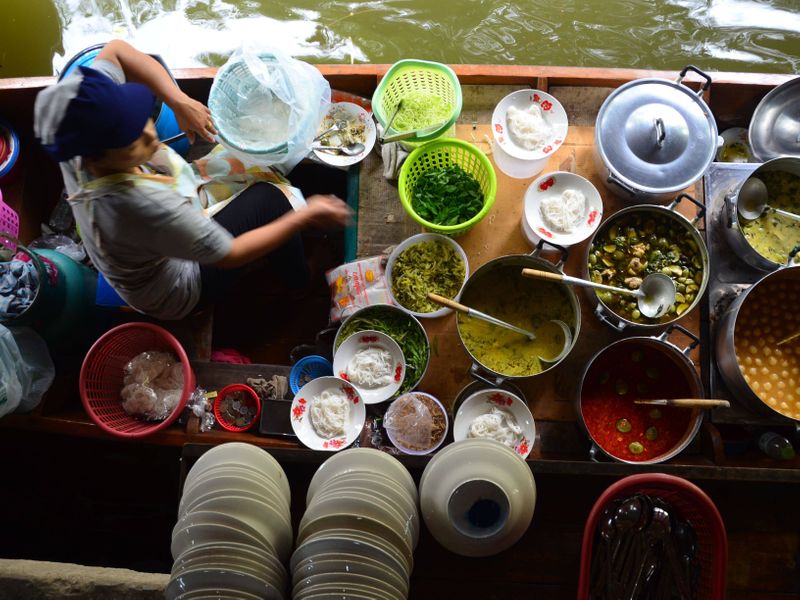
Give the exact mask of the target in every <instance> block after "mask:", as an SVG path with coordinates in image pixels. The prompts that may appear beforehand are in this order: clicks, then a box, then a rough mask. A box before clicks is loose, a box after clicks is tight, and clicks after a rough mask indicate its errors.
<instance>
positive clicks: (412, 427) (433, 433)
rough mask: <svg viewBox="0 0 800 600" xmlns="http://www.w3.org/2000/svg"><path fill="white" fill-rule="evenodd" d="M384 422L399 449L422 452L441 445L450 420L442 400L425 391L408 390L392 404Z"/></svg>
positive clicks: (421, 453)
mask: <svg viewBox="0 0 800 600" xmlns="http://www.w3.org/2000/svg"><path fill="white" fill-rule="evenodd" d="M383 426H384V427H385V429H386V433H387V435H388V436H389V441H391V442H392V444H394V446H395V447H396V448H397V449H398V450H400V451H402V452H404V453H405V454H413V455H423V454H430V453H431V452H433V451H434V450H436V449H437V448H438V447H439V446H441V445H442V442H444V439H445V438H446V437H447V431H448V429H449V426H450V422H449V420H448V418H447V411H446V410H445V408H444V406H442V403H441V402H439V400H437V399H436V398H434V397H433V396H431V395H430V394H426V393H425V392H409V393H407V394H403V395H402V396H400V397H398V398H397V399H396V400H395V401H394V402H392V403H391V404H390V405H389V408H388V410H387V411H386V414H385V415H384V417H383Z"/></svg>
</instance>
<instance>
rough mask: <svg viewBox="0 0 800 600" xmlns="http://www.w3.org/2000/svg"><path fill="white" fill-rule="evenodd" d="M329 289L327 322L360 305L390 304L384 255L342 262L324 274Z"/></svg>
mask: <svg viewBox="0 0 800 600" xmlns="http://www.w3.org/2000/svg"><path fill="white" fill-rule="evenodd" d="M325 279H326V280H327V282H328V287H329V288H330V290H331V312H330V320H331V323H337V322H339V321H341V320H342V319H344V318H346V317H348V316H350V315H351V314H353V313H354V312H356V311H357V310H358V309H360V308H364V307H365V306H370V305H372V304H391V303H392V300H391V298H390V296H389V291H388V289H387V285H386V256H384V255H381V256H371V257H369V258H364V259H362V260H357V261H354V262H349V263H345V264H343V265H341V266H338V267H336V268H335V269H332V270H330V271H328V272H327V273H326V274H325Z"/></svg>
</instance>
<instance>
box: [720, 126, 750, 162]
mask: <svg viewBox="0 0 800 600" xmlns="http://www.w3.org/2000/svg"><path fill="white" fill-rule="evenodd" d="M719 136H720V138H721V139H722V144H721V145H720V147H719V149H718V150H717V156H716V157H715V158H714V160H717V161H720V162H738V163H747V162H751V163H752V162H759V161H758V159H756V157H754V156H753V150H752V148H751V147H750V138H749V136H748V132H747V129H745V128H744V127H730V128H729V129H726V130H725V131H723V132H722V133H720V134H719Z"/></svg>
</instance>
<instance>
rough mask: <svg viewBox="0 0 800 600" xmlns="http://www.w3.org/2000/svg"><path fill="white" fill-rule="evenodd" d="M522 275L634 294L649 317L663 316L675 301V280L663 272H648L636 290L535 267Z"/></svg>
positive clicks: (641, 310)
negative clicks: (540, 269)
mask: <svg viewBox="0 0 800 600" xmlns="http://www.w3.org/2000/svg"><path fill="white" fill-rule="evenodd" d="M522 275H523V276H524V277H530V278H531V279H543V280H546V281H557V282H559V283H564V284H566V285H577V286H579V287H588V288H594V289H598V290H606V291H609V292H616V293H618V294H625V295H627V296H635V297H636V304H637V305H638V306H639V311H640V312H641V313H642V314H643V315H644V316H645V317H649V318H651V319H657V318H658V317H661V316H664V315H665V314H666V313H667V311H668V310H669V307H670V306H672V305H673V304H674V303H675V293H676V289H675V282H674V281H672V278H670V277H669V276H668V275H664V274H663V273H650V275H648V276H647V277H645V278H644V279H643V280H642V283H641V284H640V285H639V289H636V290H629V289H626V288H620V287H614V286H613V285H606V284H604V283H595V282H594V281H589V280H587V279H580V278H579V277H571V276H570V275H564V274H563V273H553V272H550V271H538V270H536V269H522Z"/></svg>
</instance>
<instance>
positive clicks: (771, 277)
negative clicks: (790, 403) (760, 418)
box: [714, 246, 800, 419]
mask: <svg viewBox="0 0 800 600" xmlns="http://www.w3.org/2000/svg"><path fill="white" fill-rule="evenodd" d="M796 252H800V246H799V247H798V248H796V249H795V253H796ZM784 280H786V281H794V282H800V265H790V264H787V265H785V266H784V267H782V268H780V269H778V270H776V271H773V272H772V273H770V274H768V275H765V276H764V277H762V278H761V279H759V280H758V281H757V282H756V283H754V284H753V285H751V286H750V287H749V288H747V289H746V290H745V291H743V292H742V293H741V294H740V295H739V297H738V298H736V300H734V301H733V303H732V304H731V305H730V307H729V308H728V310H727V311H726V312H725V314H724V315H723V316H722V318H721V319H720V322H719V325H718V326H717V335H716V339H715V340H714V354H715V360H716V363H717V368H718V369H719V372H720V374H721V375H722V379H723V381H724V382H725V385H727V386H728V389H729V390H730V391H731V392H733V394H734V395H735V396H736V398H741V399H742V400H743V401H744V402H746V403H747V405H748V406H749V407H750V408H751V409H752V410H754V411H756V412H757V413H758V412H760V413H762V414H763V413H771V414H773V415H775V414H778V415H781V416H782V417H784V418H786V419H789V418H790V417H787V416H786V415H783V414H782V413H780V412H779V411H777V410H775V409H774V408H772V407H771V406H769V404H767V403H765V402H763V401H762V400H761V399H760V398H759V397H758V396H757V395H756V394H755V393H754V392H753V390H752V389H750V386H749V385H748V384H747V381H745V378H744V374H743V373H742V369H741V367H740V366H739V361H738V360H737V358H736V344H735V341H736V340H735V337H734V336H735V333H736V319H737V318H738V317H739V312H740V311H741V309H742V306H744V304H745V303H746V302H747V299H748V297H750V294H751V293H753V290H756V289H758V287H759V286H761V285H763V284H764V283H765V282H767V281H784ZM776 301H777V300H776ZM786 310H796V307H795V306H788V307H786ZM795 400H797V398H795Z"/></svg>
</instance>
